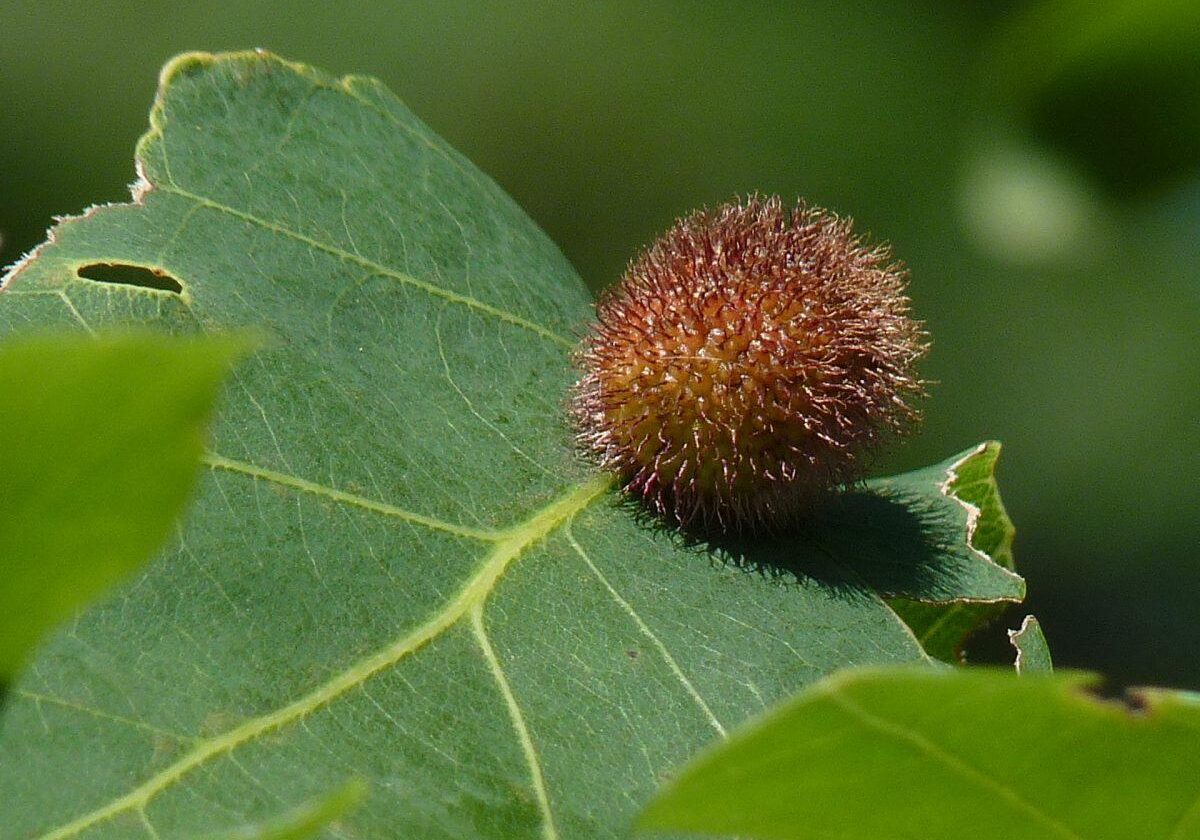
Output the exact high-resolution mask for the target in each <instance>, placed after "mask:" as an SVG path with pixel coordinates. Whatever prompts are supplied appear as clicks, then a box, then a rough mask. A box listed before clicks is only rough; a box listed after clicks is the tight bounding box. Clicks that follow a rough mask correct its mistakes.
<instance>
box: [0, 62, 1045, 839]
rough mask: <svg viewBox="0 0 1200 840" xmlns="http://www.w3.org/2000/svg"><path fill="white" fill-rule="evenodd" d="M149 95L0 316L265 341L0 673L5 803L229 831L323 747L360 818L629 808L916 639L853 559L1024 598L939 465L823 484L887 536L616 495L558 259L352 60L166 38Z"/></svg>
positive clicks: (394, 823)
mask: <svg viewBox="0 0 1200 840" xmlns="http://www.w3.org/2000/svg"><path fill="white" fill-rule="evenodd" d="M151 125H152V130H151V132H150V133H149V134H148V135H147V136H146V137H145V138H143V140H142V142H141V144H140V145H139V149H138V171H139V174H140V180H139V182H138V184H137V185H135V196H134V197H135V201H134V203H132V204H129V205H118V206H110V207H103V208H97V209H93V210H91V211H89V212H88V213H86V214H85V215H84V216H83V217H81V218H78V219H75V220H71V221H67V222H65V223H63V224H61V225H60V226H58V227H57V228H56V229H55V230H54V231H53V232H52V236H51V240H50V242H49V243H48V244H47V245H46V246H44V247H43V248H42V249H40V250H39V251H38V252H37V253H36V254H35V255H34V256H33V257H32V258H30V259H28V260H26V261H25V262H24V264H23V265H21V266H19V267H18V268H17V270H16V271H15V272H13V273H12V275H11V276H10V277H9V278H8V280H7V283H6V286H5V291H3V292H0V333H2V332H4V331H11V330H19V329H22V328H24V327H25V326H27V325H31V324H32V325H45V324H51V323H54V324H70V323H72V322H75V323H79V322H83V323H86V324H88V325H93V326H95V325H102V324H110V323H122V324H124V323H139V324H151V325H154V326H155V327H156V328H158V329H161V330H166V331H171V332H179V333H193V332H197V331H207V330H214V329H221V330H229V329H235V328H240V327H245V326H252V327H254V328H256V329H258V330H260V331H265V332H266V333H267V334H268V335H270V336H271V337H272V341H271V342H270V344H269V346H268V347H267V348H266V349H265V350H263V351H262V352H260V353H259V354H258V355H257V356H255V357H254V358H253V359H252V360H251V361H250V362H248V363H247V364H245V365H243V366H242V367H240V368H239V370H238V371H237V375H236V379H235V380H234V381H233V383H232V384H231V385H230V386H229V387H228V389H227V395H226V401H225V410H224V412H223V414H222V417H221V419H220V422H219V424H218V428H217V431H216V436H215V443H214V449H213V451H212V452H211V453H210V454H209V455H208V457H207V462H208V465H209V467H210V470H209V476H208V478H207V480H206V481H205V482H204V485H203V487H202V488H201V492H200V498H199V500H198V503H197V505H196V511H195V515H194V516H193V517H192V518H191V520H190V522H189V524H188V526H187V528H186V529H185V530H184V531H183V532H182V533H181V534H180V536H179V539H178V541H177V545H176V546H175V549H174V551H172V552H169V554H168V556H167V557H165V558H164V559H163V560H162V561H161V562H159V563H156V564H154V565H153V566H152V567H151V569H150V571H149V572H148V573H147V574H146V575H145V576H144V577H143V578H142V579H140V580H139V581H138V582H137V585H136V586H133V587H129V588H127V589H125V590H124V591H122V592H121V593H120V594H119V596H118V597H116V598H114V599H112V600H111V601H109V602H108V603H106V604H104V605H102V606H99V607H97V608H95V609H93V610H91V611H89V612H88V613H87V614H86V615H85V616H83V617H82V618H81V619H80V620H79V621H78V622H77V623H76V624H75V625H74V626H73V627H72V628H71V632H69V633H64V634H60V636H59V637H58V638H57V639H56V640H55V642H54V644H53V645H51V646H50V647H49V648H48V649H46V650H45V651H44V652H43V654H42V655H41V656H40V657H39V659H38V661H37V662H36V664H35V667H34V668H33V669H32V670H31V672H30V673H29V675H28V676H27V677H26V679H25V680H24V682H23V684H22V685H21V687H20V691H19V693H18V696H17V698H16V702H14V703H13V704H12V707H11V708H10V709H9V711H8V714H7V716H6V717H5V719H4V721H3V729H2V731H0V740H2V743H3V746H4V749H3V750H2V751H0V811H2V812H3V813H4V814H5V817H6V819H5V821H4V822H3V824H0V838H8V837H20V838H25V837H45V838H66V837H77V836H83V837H87V838H101V837H127V836H130V835H131V834H134V833H137V832H143V833H145V832H148V831H150V829H149V828H147V827H148V826H152V827H153V830H154V831H156V832H157V834H158V835H159V836H161V837H164V838H165V837H174V836H190V835H194V834H196V833H206V832H215V831H223V830H231V829H232V828H234V827H236V826H238V825H242V824H245V823H247V822H254V821H258V820H262V819H266V818H268V817H270V815H272V814H275V813H278V812H279V811H280V809H281V807H285V806H286V804H287V803H292V802H296V801H300V800H302V799H307V798H311V797H319V796H321V795H323V794H324V793H325V792H327V791H329V790H331V789H334V788H335V787H337V786H338V785H339V784H340V783H341V782H342V780H344V779H345V778H346V777H347V776H349V775H352V776H356V777H360V778H363V779H364V780H365V781H367V782H368V783H369V784H370V787H371V790H372V795H371V797H370V799H369V800H368V801H367V802H366V803H365V804H364V805H362V806H361V807H360V808H358V809H356V810H355V811H353V813H351V814H349V815H348V816H347V817H345V818H344V820H343V823H344V826H345V830H346V832H347V833H349V834H352V835H353V836H356V837H396V836H411V837H422V838H426V837H429V838H437V837H446V838H458V837H472V838H476V837H482V838H519V837H543V838H556V837H564V838H576V837H579V838H590V837H616V836H621V834H622V833H623V832H624V830H625V828H626V827H627V825H628V822H629V819H630V818H631V817H632V815H633V813H634V812H635V811H636V808H637V806H638V804H639V803H640V802H641V801H643V800H644V799H645V798H646V797H647V796H648V795H649V794H650V792H651V791H652V790H653V789H654V788H655V787H656V786H657V784H658V782H659V781H660V778H661V774H663V773H664V772H666V771H667V770H668V769H669V768H670V767H672V766H675V765H677V764H678V763H680V762H681V761H683V760H684V759H685V758H686V757H687V756H688V755H690V754H692V753H693V752H694V751H695V750H696V749H697V748H699V747H700V746H701V745H703V744H704V743H705V742H707V741H710V740H713V739H715V738H718V737H720V736H721V735H723V734H724V733H725V731H726V730H727V729H728V728H730V727H732V726H733V725H735V724H736V723H738V722H739V721H741V720H742V719H744V718H746V717H748V716H749V715H751V714H753V713H754V712H756V711H759V710H761V709H762V708H764V707H765V706H766V705H767V704H769V703H771V702H773V701H774V700H776V699H778V698H781V697H783V696H785V695H787V694H788V693H790V692H792V691H794V690H795V689H796V688H798V687H800V686H803V685H806V684H808V683H810V682H812V681H813V680H816V679H818V678H820V677H821V676H823V675H824V674H827V673H829V672H830V671H832V670H835V669H837V668H840V667H843V666H846V665H852V664H866V663H926V664H927V663H928V662H929V660H928V658H927V656H926V654H925V652H924V651H923V650H922V649H921V647H920V645H919V644H918V643H917V641H916V639H915V638H914V637H913V635H912V633H911V632H910V631H909V629H908V627H907V626H906V625H905V624H904V623H903V622H902V621H901V620H900V619H899V617H898V616H897V615H896V613H895V612H894V611H893V610H892V609H891V608H890V607H889V606H888V604H887V603H886V602H885V600H884V599H883V598H882V596H881V592H882V591H886V592H887V593H888V594H896V595H905V596H907V597H910V598H918V599H919V598H929V599H932V600H936V601H939V602H941V601H945V600H953V599H972V598H978V599H983V600H987V601H991V600H994V599H996V598H1008V599H1017V598H1019V597H1020V595H1021V593H1022V591H1023V583H1022V582H1021V580H1020V578H1018V577H1016V576H1015V575H1013V574H1012V573H1011V572H1009V571H1007V570H1006V569H1004V568H1002V567H1001V566H1000V565H998V564H997V563H995V562H994V561H993V560H992V559H991V558H989V557H988V556H987V555H986V554H984V553H981V552H979V551H975V550H972V549H971V548H970V546H969V545H968V541H969V535H970V532H971V528H972V526H973V523H972V518H971V517H972V514H971V511H970V509H969V507H968V506H967V505H966V504H964V502H963V501H962V500H960V499H958V498H957V497H955V496H954V495H953V493H952V492H951V491H950V490H949V489H948V486H947V484H946V481H947V479H948V474H947V470H946V469H945V468H944V466H945V465H943V466H942V467H939V468H934V469H931V470H930V471H925V472H923V473H921V474H919V475H916V474H915V475H913V476H909V477H907V478H900V479H896V480H893V481H892V482H891V483H890V484H886V486H884V485H879V486H878V487H876V486H875V485H872V486H871V487H875V489H874V490H872V489H871V487H868V489H866V490H862V491H860V492H858V493H855V494H851V495H850V496H848V497H847V498H846V500H845V504H844V507H843V510H844V511H852V510H855V509H858V510H861V511H864V512H865V513H866V514H867V515H869V517H870V518H871V521H874V522H888V523H892V524H896V525H899V526H900V527H901V528H902V530H900V531H898V532H897V533H896V535H895V536H896V538H895V539H891V538H888V537H887V535H886V534H883V533H881V532H879V530H878V529H874V530H871V531H868V532H863V533H861V534H847V533H844V529H842V530H831V529H829V528H827V529H825V530H824V531H814V532H813V533H811V534H808V535H807V536H796V537H794V538H779V539H775V540H772V541H767V542H762V541H759V542H757V543H754V542H747V543H742V544H730V545H722V546H704V545H694V544H687V543H685V542H684V541H683V540H680V539H678V538H677V537H675V536H673V535H672V534H670V533H666V532H664V531H662V530H661V529H658V528H655V527H653V526H652V525H650V524H648V523H646V522H645V521H643V520H642V519H641V518H640V517H639V516H638V515H637V514H636V512H635V511H633V510H631V509H630V506H629V505H628V504H624V503H621V502H620V501H619V500H618V499H616V498H615V495H614V490H613V488H612V484H611V481H610V479H608V478H607V477H605V476H599V475H595V474H593V473H592V472H591V471H589V469H587V468H586V467H585V466H583V465H581V464H580V463H579V462H578V461H577V459H576V458H575V456H574V454H573V449H572V444H571V432H570V429H569V428H568V427H567V425H566V422H565V420H564V415H563V405H562V403H563V400H564V399H565V396H564V395H565V393H566V391H567V388H568V386H569V384H570V382H571V381H572V378H573V372H572V369H571V351H572V347H573V345H574V343H575V342H574V336H575V335H576V334H577V333H578V332H579V331H580V330H581V329H582V328H583V326H584V325H585V324H586V323H587V320H588V318H589V315H590V304H589V299H588V295H587V294H586V292H585V290H584V287H583V284H582V283H581V282H580V281H579V279H578V277H577V276H576V275H575V273H574V272H573V271H572V269H571V268H570V266H569V265H568V264H567V263H566V262H565V261H564V259H563V258H562V256H561V255H560V254H559V252H558V250H557V249H556V248H555V247H554V246H553V245H552V244H551V243H550V242H549V241H548V240H547V239H546V237H545V236H544V235H543V234H542V233H541V232H540V231H539V230H538V229H537V228H536V227H535V226H534V225H533V224H532V223H531V222H530V221H529V219H528V218H527V217H526V216H525V215H524V214H523V213H522V212H521V211H520V210H519V209H518V208H517V207H516V206H515V205H513V203H512V202H511V201H510V200H509V199H508V198H507V197H506V196H505V195H504V194H503V193H502V192H501V191H500V190H499V189H498V188H497V187H496V186H495V185H494V184H493V183H491V182H490V181H489V180H488V179H487V178H486V177H485V176H483V175H482V174H481V173H480V172H479V171H478V170H476V169H475V168H474V167H472V166H471V164H470V163H468V162H467V161H465V160H464V159H463V158H461V157H460V156H459V155H458V154H457V153H455V152H454V151H453V150H451V149H449V148H448V147H447V146H446V145H445V144H444V143H443V142H442V141H441V140H440V139H439V138H437V137H436V136H435V135H433V134H432V133H431V132H430V131H429V130H428V129H427V128H426V127H425V126H423V125H422V124H421V123H420V122H419V121H418V120H417V119H416V118H415V117H413V116H412V114H411V113H410V112H409V111H408V110H407V109H406V108H405V107H404V106H403V105H402V104H401V103H400V102H399V101H397V100H396V99H395V98H394V97H393V96H392V95H391V94H390V93H388V92H387V91H386V90H384V89H383V88H382V86H381V85H379V84H378V83H377V82H375V81H373V80H370V79H364V78H358V77H349V78H344V79H335V78H332V77H329V76H326V75H324V74H322V73H320V72H318V71H315V70H312V69H311V68H307V67H304V66H301V65H295V64H290V63H287V62H284V61H281V60H280V59H277V58H275V57H272V56H269V55H265V54H261V53H255V54H236V55H228V56H209V55H187V56H183V57H181V58H179V59H177V60H175V61H174V62H173V63H171V64H170V65H169V66H168V67H167V68H166V70H165V71H164V73H163V79H162V85H161V88H160V93H159V98H158V100H157V102H156V105H155V107H154V110H153V112H152V114H151ZM96 266H106V267H107V268H106V269H105V270H104V271H102V272H101V271H99V270H98V269H97V268H96ZM98 272H99V273H98ZM979 453H980V450H973V451H971V452H968V453H964V454H963V455H962V456H959V457H958V458H956V459H951V461H950V462H948V463H951V464H959V465H960V466H966V465H970V464H973V463H974V462H975V460H976V459H977V458H978V457H979ZM989 469H990V468H989ZM856 506H857V507H856ZM889 527H890V526H889ZM974 527H978V525H977V524H976V525H974Z"/></svg>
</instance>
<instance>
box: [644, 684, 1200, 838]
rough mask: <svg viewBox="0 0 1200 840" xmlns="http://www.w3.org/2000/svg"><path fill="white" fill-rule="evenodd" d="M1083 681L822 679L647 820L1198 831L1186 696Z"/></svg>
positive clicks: (868, 828)
mask: <svg viewBox="0 0 1200 840" xmlns="http://www.w3.org/2000/svg"><path fill="white" fill-rule="evenodd" d="M1095 683H1096V680H1095V678H1093V677H1090V676H1086V675H1081V674H1070V675H1066V676H1060V677H1050V676H1047V675H1042V676H1028V677H1023V678H1018V677H1016V676H1014V675H1012V674H1011V673H1010V672H1009V673H1006V672H1001V671H993V670H985V669H968V670H960V669H947V670H942V671H935V670H920V671H918V670H913V669H867V670H859V671H855V672H849V673H845V674H840V675H836V676H834V677H831V678H829V679H827V680H825V681H823V682H821V683H818V684H817V685H815V686H812V687H810V688H809V689H808V690H806V691H805V692H803V693H802V694H800V695H799V696H797V697H795V698H794V699H792V700H790V701H788V702H787V703H785V704H783V705H782V706H779V707H778V708H776V709H774V710H773V711H771V712H770V713H768V714H766V715H764V716H763V717H761V718H759V719H758V720H757V721H755V722H754V723H752V724H749V725H747V726H745V727H743V728H742V729H740V730H738V731H737V732H735V733H733V734H732V735H731V736H730V738H729V740H728V741H727V742H725V743H723V744H721V745H719V746H717V747H716V748H715V749H710V750H709V751H708V752H706V753H704V754H703V755H702V756H700V757H699V758H697V759H696V760H695V761H693V762H692V763H691V764H689V765H688V766H687V767H685V768H684V769H683V770H682V771H681V772H680V774H679V776H678V777H676V778H675V779H674V780H673V781H671V782H670V783H669V784H668V785H667V787H666V788H665V789H664V790H663V791H662V792H661V793H660V794H659V795H658V796H657V797H656V798H655V799H654V800H653V801H652V802H651V804H650V805H649V807H648V808H647V809H646V811H645V812H643V814H642V815H641V817H640V820H639V825H640V826H641V827H642V828H647V829H650V828H653V829H670V830H676V831H691V832H698V833H704V834H727V833H728V834H733V833H736V834H738V835H739V836H744V837H753V838H759V839H760V840H768V838H770V840H810V839H811V840H818V839H819V838H828V837H837V838H844V840H857V838H863V840H868V839H869V840H875V838H880V837H897V836H919V837H921V838H924V840H943V838H945V840H959V838H961V837H963V836H964V833H966V834H969V835H970V836H971V837H972V838H978V840H1019V838H1029V840H1035V838H1036V840H1045V838H1063V840H1082V838H1088V840H1106V838H1111V840H1128V838H1132V837H1137V838H1145V840H1168V838H1169V839H1170V840H1188V838H1196V837H1200V779H1198V778H1197V776H1196V774H1195V773H1191V772H1187V770H1186V769H1185V768H1190V767H1193V766H1194V765H1195V762H1196V756H1197V755H1200V704H1198V703H1197V702H1196V699H1195V697H1194V696H1190V695H1185V694H1181V693H1174V692H1168V691H1150V690H1145V691H1142V692H1139V693H1137V694H1136V695H1134V696H1133V697H1132V698H1131V703H1132V704H1133V705H1132V706H1126V705H1124V704H1122V703H1119V702H1113V701H1105V700H1100V699H1098V698H1096V697H1095V696H1094V695H1092V694H1091V693H1090V689H1091V688H1092V687H1093V686H1094V685H1095Z"/></svg>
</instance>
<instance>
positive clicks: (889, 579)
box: [622, 487, 963, 602]
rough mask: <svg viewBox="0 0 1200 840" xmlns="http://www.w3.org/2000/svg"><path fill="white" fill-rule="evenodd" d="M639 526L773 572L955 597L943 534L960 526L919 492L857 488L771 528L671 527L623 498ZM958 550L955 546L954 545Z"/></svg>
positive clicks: (894, 593)
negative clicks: (665, 531) (766, 530)
mask: <svg viewBox="0 0 1200 840" xmlns="http://www.w3.org/2000/svg"><path fill="white" fill-rule="evenodd" d="M622 504H623V506H625V507H626V509H627V510H629V511H630V512H631V513H632V514H633V515H634V516H635V517H636V518H637V519H638V520H639V521H640V522H641V524H642V525H643V526H644V527H652V528H656V529H659V530H663V529H666V528H670V531H671V533H672V534H673V536H674V538H675V539H678V540H680V541H681V542H682V543H683V544H685V545H688V546H691V547H702V548H704V549H706V550H707V551H708V552H709V553H710V554H711V555H713V556H714V557H716V558H717V559H718V560H720V561H721V562H722V563H725V564H728V565H730V566H733V567H735V568H738V569H741V570H743V571H746V572H748V573H754V574H761V575H765V576H768V577H773V578H792V579H804V578H807V579H813V580H815V581H817V582H819V583H821V584H823V585H825V586H826V587H828V588H829V589H831V590H833V591H834V592H837V593H840V594H845V595H850V594H852V593H864V592H866V593H869V594H871V595H872V596H884V597H906V598H913V599H917V600H925V601H935V602H936V601H945V600H953V598H954V593H955V580H954V578H955V576H956V574H957V570H956V569H955V568H954V567H953V566H951V565H950V564H948V563H946V562H945V559H944V555H945V553H947V552H948V551H950V550H953V549H955V548H956V547H955V546H950V545H948V541H947V539H946V534H948V533H950V534H954V533H957V535H958V539H959V540H962V539H963V534H962V528H961V525H959V526H958V527H957V528H956V527H955V523H953V522H950V521H947V516H946V513H945V511H944V510H939V509H937V508H935V507H933V506H932V505H930V504H929V503H928V502H927V501H926V500H924V499H921V498H919V497H910V496H907V495H901V494H893V493H890V492H886V491H883V490H880V489H874V488H867V487H855V488H853V489H850V490H846V491H844V492H840V493H836V494H830V495H828V496H826V497H823V498H820V499H818V500H814V501H813V503H812V506H811V512H810V513H809V514H808V515H806V516H805V517H803V518H802V519H798V520H796V521H795V522H793V523H790V524H789V525H788V526H787V527H784V528H779V529H776V530H773V531H771V532H769V533H751V532H741V533H738V532H732V533H731V532H722V531H720V530H718V529H715V528H711V527H710V528H689V529H680V528H677V527H670V526H667V525H664V523H663V522H662V521H661V520H660V519H659V518H658V517H657V516H655V515H654V514H652V513H650V512H648V511H647V510H646V509H645V507H644V506H643V505H641V504H640V503H639V502H637V501H636V500H631V499H628V498H625V499H624V501H623V502H622ZM957 548H959V549H960V550H961V546H959V547H957Z"/></svg>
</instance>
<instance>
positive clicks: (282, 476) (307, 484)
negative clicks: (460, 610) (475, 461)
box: [204, 452, 501, 542]
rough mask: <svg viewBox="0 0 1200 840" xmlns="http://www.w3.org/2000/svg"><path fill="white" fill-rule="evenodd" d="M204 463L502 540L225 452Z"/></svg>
mask: <svg viewBox="0 0 1200 840" xmlns="http://www.w3.org/2000/svg"><path fill="white" fill-rule="evenodd" d="M204 462H205V463H206V464H208V466H209V467H211V468H212V469H214V470H223V471H225V472H231V473H238V474H240V475H247V476H250V477H251V478H255V479H260V480H262V481H269V482H271V483H272V484H278V485H280V486H283V487H290V488H292V489H293V490H301V491H303V492H305V493H311V494H313V495H315V496H324V497H325V498H327V499H332V500H333V501H335V502H340V503H342V504H346V505H350V506H352V507H357V508H362V509H363V510H369V511H373V512H375V513H382V514H383V515H385V516H393V517H395V518H397V519H403V520H404V521H405V522H411V523H412V524H414V525H421V526H423V527H426V528H429V529H431V530H434V531H444V532H446V533H448V534H454V535H455V536H459V537H466V538H467V539H472V540H482V541H484V542H495V541H497V540H499V539H501V533H500V532H498V531H490V530H484V529H481V528H469V527H466V526H463V525H455V524H453V523H451V522H443V521H442V520H440V519H435V518H434V517H432V516H425V515H424V514H421V513H415V512H413V511H410V510H405V509H404V508H401V507H397V506H396V505H391V504H388V503H387V502H377V501H375V500H374V499H367V498H364V497H363V496H357V495H355V494H353V493H347V492H346V491H344V490H338V489H336V488H334V487H327V486H325V485H324V484H317V483H316V482H314V481H309V480H308V479H306V478H300V477H299V476H295V475H289V474H287V473H281V472H277V471H275V470H270V469H267V468H266V467H258V466H255V465H254V464H247V463H246V462H244V461H237V460H234V459H233V458H226V457H225V456H223V455H217V454H215V453H211V452H210V453H208V454H207V455H205V456H204Z"/></svg>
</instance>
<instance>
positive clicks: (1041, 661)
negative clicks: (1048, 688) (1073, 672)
mask: <svg viewBox="0 0 1200 840" xmlns="http://www.w3.org/2000/svg"><path fill="white" fill-rule="evenodd" d="M1008 639H1009V641H1010V642H1012V646H1013V647H1014V648H1016V649H1017V659H1016V662H1015V663H1014V664H1015V666H1016V669H1017V673H1018V674H1048V673H1050V672H1051V671H1053V670H1054V662H1053V661H1052V660H1051V658H1050V645H1048V644H1047V643H1046V636H1045V635H1044V634H1043V633H1042V625H1041V624H1039V623H1038V620H1037V619H1036V618H1034V617H1033V616H1031V615H1027V616H1025V620H1024V621H1022V622H1021V626H1020V628H1018V629H1016V630H1009V631H1008Z"/></svg>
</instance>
